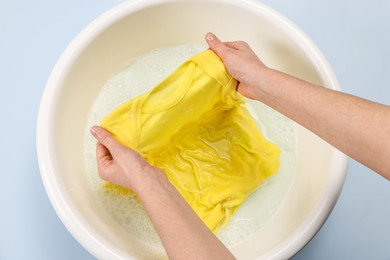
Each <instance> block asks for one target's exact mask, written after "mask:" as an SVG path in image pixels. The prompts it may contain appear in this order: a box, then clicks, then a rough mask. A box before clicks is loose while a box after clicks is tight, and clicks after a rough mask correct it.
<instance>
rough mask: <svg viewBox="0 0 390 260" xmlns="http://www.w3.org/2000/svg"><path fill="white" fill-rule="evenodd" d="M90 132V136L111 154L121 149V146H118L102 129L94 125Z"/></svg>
mask: <svg viewBox="0 0 390 260" xmlns="http://www.w3.org/2000/svg"><path fill="white" fill-rule="evenodd" d="M90 130H91V134H92V135H93V136H94V137H95V139H96V140H97V141H98V143H100V144H102V145H104V146H105V147H107V149H108V150H109V151H110V152H111V153H113V152H114V153H115V151H117V150H119V149H121V147H122V145H121V144H119V143H118V142H117V141H116V140H115V139H114V138H113V137H112V136H111V134H110V133H109V132H108V131H107V130H105V129H104V128H102V127H100V126H97V125H95V126H92V127H91V129H90Z"/></svg>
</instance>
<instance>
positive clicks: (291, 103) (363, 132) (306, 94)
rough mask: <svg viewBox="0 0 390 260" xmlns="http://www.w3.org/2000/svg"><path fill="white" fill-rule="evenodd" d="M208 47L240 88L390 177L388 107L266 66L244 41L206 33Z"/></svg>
mask: <svg viewBox="0 0 390 260" xmlns="http://www.w3.org/2000/svg"><path fill="white" fill-rule="evenodd" d="M206 41H207V43H208V44H209V47H210V49H212V50H213V51H215V52H216V54H217V55H218V56H220V58H221V59H222V61H223V62H224V64H225V66H226V67H227V69H228V71H229V72H230V73H231V74H232V76H233V77H235V78H237V80H238V81H239V82H240V84H239V85H238V91H239V92H240V93H241V94H243V95H244V96H246V97H248V98H251V99H255V100H259V101H261V102H263V103H265V104H267V105H269V106H270V107H272V108H274V109H276V110H278V111H279V112H281V113H282V114H284V115H286V116H288V117H289V118H291V119H292V120H294V121H296V122H297V123H299V124H301V125H302V126H304V127H306V128H307V129H309V130H311V131H312V132H314V133H315V134H317V135H318V136H320V137H321V138H322V139H324V140H325V141H327V142H328V143H330V144H331V145H333V146H334V147H336V148H337V149H339V150H340V151H342V152H344V153H345V154H347V155H349V156H350V157H351V158H353V159H355V160H357V161H359V162H361V163H363V164H365V165H366V166H368V167H369V168H371V169H373V170H374V171H376V172H377V173H379V174H380V175H382V176H383V177H385V178H387V179H389V180H390V107H389V106H386V105H382V104H378V103H375V102H371V101H368V100H365V99H361V98H358V97H355V96H351V95H348V94H345V93H341V92H338V91H334V90H330V89H326V88H324V87H320V86H315V85H312V84H310V83H308V82H305V81H303V80H300V79H297V78H294V77H292V76H289V75H286V74H284V73H282V72H278V71H275V70H272V69H269V68H267V67H266V66H265V65H264V64H263V63H262V62H261V60H260V59H259V58H258V57H257V56H256V55H255V54H254V52H253V51H252V50H251V49H250V47H249V46H248V44H246V43H244V42H228V43H222V42H220V41H219V39H218V38H217V37H215V35H213V34H210V33H209V34H207V35H206Z"/></svg>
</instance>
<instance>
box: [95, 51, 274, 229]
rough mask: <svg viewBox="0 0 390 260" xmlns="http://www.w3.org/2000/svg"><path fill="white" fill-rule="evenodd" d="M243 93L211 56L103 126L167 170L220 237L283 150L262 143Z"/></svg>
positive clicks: (203, 56) (118, 111)
mask: <svg viewBox="0 0 390 260" xmlns="http://www.w3.org/2000/svg"><path fill="white" fill-rule="evenodd" d="M236 86H237V81H236V80H235V79H234V78H233V77H232V76H231V75H230V74H229V73H228V72H227V71H226V69H225V67H224V65H223V63H222V62H221V60H220V59H219V57H218V56H216V55H215V53H214V52H212V51H210V50H207V51H204V52H202V53H200V54H197V55H195V56H193V57H192V58H190V59H189V60H187V61H186V62H185V63H183V64H182V65H181V66H180V67H179V68H177V69H176V71H175V72H173V73H172V74H171V75H170V76H168V77H167V78H166V79H165V80H164V81H163V82H161V83H160V84H159V85H157V86H156V87H155V88H153V89H152V90H151V91H150V92H148V93H146V94H145V95H142V96H139V97H137V98H135V99H132V100H130V101H128V102H126V103H124V104H123V105H121V106H120V107H118V108H117V109H115V110H114V111H113V112H111V113H110V114H109V115H108V116H107V117H105V118H104V119H103V121H102V122H101V125H102V127H104V128H105V129H107V130H108V131H109V132H111V133H112V134H113V136H114V138H116V139H117V140H118V141H119V142H120V143H122V144H123V145H125V146H128V147H131V148H133V149H134V150H136V151H138V152H139V153H141V154H142V155H143V156H144V157H145V158H146V160H147V161H148V162H149V163H150V164H152V165H155V166H158V167H160V168H161V169H163V170H164V171H165V173H166V174H167V176H168V178H169V180H170V181H171V183H172V184H173V185H174V186H175V187H176V188H177V189H178V191H179V192H180V193H181V195H182V196H183V197H184V198H185V199H186V201H187V202H188V203H189V204H190V205H191V207H192V208H193V209H194V210H195V211H196V213H197V214H198V215H199V217H200V218H201V219H202V220H203V222H204V223H205V224H206V225H207V226H208V227H209V228H210V229H211V230H212V231H213V232H216V231H217V230H218V229H219V228H220V227H222V226H223V225H225V224H226V223H227V221H228V219H229V217H230V216H231V215H232V214H233V213H234V212H235V211H236V210H237V209H238V207H239V206H240V205H241V204H242V203H243V202H244V201H245V199H246V198H247V197H248V196H249V195H250V194H251V193H252V192H253V191H255V190H256V188H257V187H258V186H259V185H260V184H261V183H262V182H263V181H264V180H265V179H266V178H267V177H269V176H271V175H273V174H274V173H275V172H276V171H277V169H278V168H279V154H280V151H279V149H278V147H277V146H275V145H274V144H272V143H271V142H268V141H267V140H265V139H264V138H263V137H262V135H261V134H260V132H259V130H258V129H257V127H256V124H255V122H254V120H253V119H252V118H251V116H250V114H249V112H248V110H247V109H246V107H245V105H244V101H243V99H242V97H241V96H240V95H239V94H238V93H237V91H236Z"/></svg>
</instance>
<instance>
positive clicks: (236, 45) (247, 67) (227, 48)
mask: <svg viewBox="0 0 390 260" xmlns="http://www.w3.org/2000/svg"><path fill="white" fill-rule="evenodd" d="M205 38H206V42H207V44H208V45H209V47H210V49H211V50H212V51H214V52H215V53H216V54H217V55H218V56H219V57H220V58H221V60H222V62H223V63H224V65H225V67H226V69H227V70H228V72H229V73H230V74H231V75H232V76H233V77H234V78H235V79H237V80H238V81H239V84H238V87H237V91H238V92H240V93H241V94H242V95H243V96H245V97H247V98H250V99H257V98H258V97H257V95H258V93H256V92H258V91H259V90H260V89H261V86H265V85H266V76H267V75H268V73H267V72H268V71H269V69H268V67H267V66H265V65H264V63H263V62H262V61H261V60H260V59H259V57H258V56H257V55H256V54H255V53H254V52H253V50H252V49H251V48H250V47H249V45H248V44H247V43H246V42H243V41H234V42H221V41H220V40H219V39H218V38H217V37H216V36H215V35H214V34H212V33H207V34H206V37H205Z"/></svg>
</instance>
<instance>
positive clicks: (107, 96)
mask: <svg viewBox="0 0 390 260" xmlns="http://www.w3.org/2000/svg"><path fill="white" fill-rule="evenodd" d="M206 48H207V46H205V45H196V44H186V45H180V46H174V47H168V48H161V49H156V50H153V51H151V52H150V53H148V54H146V55H144V56H142V57H139V58H137V59H135V60H134V61H132V62H131V63H129V65H128V67H127V68H126V69H124V70H123V71H122V72H121V73H119V74H117V75H115V76H113V77H112V78H111V79H110V80H109V81H108V82H107V83H106V85H104V87H103V88H102V90H101V92H100V93H99V95H98V97H97V99H96V101H95V104H94V105H93V107H92V110H91V112H90V115H89V119H88V125H87V127H86V137H85V161H86V167H87V172H88V176H89V179H90V183H91V186H92V188H93V190H94V191H95V192H96V195H97V197H98V199H99V200H100V201H101V203H102V205H103V206H104V208H105V209H106V210H107V212H108V213H109V214H110V215H111V216H112V218H113V219H114V220H115V221H116V222H117V223H118V224H119V225H120V226H121V227H122V228H123V229H125V230H126V231H128V232H130V233H131V234H132V235H134V236H136V237H138V238H139V239H140V240H142V241H144V242H146V243H147V244H149V245H150V246H152V247H155V248H156V250H157V251H158V252H161V254H163V252H164V250H163V249H162V245H161V242H160V240H159V238H158V235H157V233H156V231H155V230H154V227H153V225H152V223H151V222H150V220H149V218H148V217H147V214H146V213H145V211H144V210H143V208H142V206H141V205H140V204H139V202H138V201H137V200H136V199H135V197H134V196H133V195H126V194H122V195H118V193H112V192H109V191H107V190H105V189H103V186H104V185H103V184H104V182H103V181H102V180H101V179H100V178H99V177H98V173H97V167H96V158H95V144H96V142H95V140H94V138H93V137H92V136H91V135H90V134H89V128H90V127H91V126H92V125H95V124H100V121H101V120H102V119H103V118H104V117H105V116H106V115H107V114H108V113H110V112H111V111H112V110H113V109H115V108H116V107H117V106H119V105H120V104H122V103H124V102H126V101H128V100H129V99H131V98H134V97H137V96H139V95H141V94H143V93H146V92H148V91H149V90H151V88H153V87H154V86H155V85H157V84H158V83H159V82H160V81H162V80H163V79H164V78H165V77H166V76H168V75H169V74H170V73H171V72H173V71H174V70H175V69H176V68H177V67H178V66H179V65H180V64H181V63H183V62H184V61H185V60H187V59H188V58H189V57H191V56H192V55H194V54H196V53H199V52H201V51H203V50H205V49H206ZM246 101H247V106H248V109H249V110H250V112H251V113H252V115H253V117H254V118H255V120H256V122H257V124H258V127H259V129H260V130H261V132H262V134H263V135H264V136H265V137H266V138H267V139H269V140H271V141H272V142H274V143H275V144H277V145H278V146H279V147H280V148H281V150H282V153H281V166H280V169H279V171H278V173H276V174H275V176H273V177H272V178H270V179H268V180H267V181H266V182H265V183H264V184H262V186H261V188H259V189H258V190H257V191H256V192H254V193H253V194H252V195H251V196H250V197H249V198H248V199H247V201H246V202H245V203H244V204H243V205H242V206H241V207H240V209H239V210H238V211H237V212H236V214H235V215H234V216H233V217H232V218H231V220H230V221H229V223H228V225H227V226H226V227H224V228H223V229H221V230H220V232H219V233H218V234H217V235H218V237H219V238H220V239H221V240H222V241H223V242H224V243H225V244H226V245H228V246H230V245H234V244H236V243H238V242H240V241H242V240H245V239H247V238H248V237H250V235H251V234H253V233H254V232H256V231H257V230H259V229H261V227H262V226H264V225H265V224H266V223H267V221H268V220H269V219H270V218H271V217H272V215H273V214H274V213H275V212H276V211H277V210H278V208H279V207H280V205H281V203H282V201H283V199H284V198H285V197H286V194H287V192H288V189H289V187H290V185H291V183H292V179H293V176H294V172H295V150H296V144H295V125H294V123H293V122H292V121H290V120H289V119H287V118H286V117H284V116H283V115H281V114H279V113H278V112H276V111H274V110H272V109H271V108H269V107H267V106H265V105H263V104H261V103H259V102H256V101H252V100H246Z"/></svg>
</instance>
